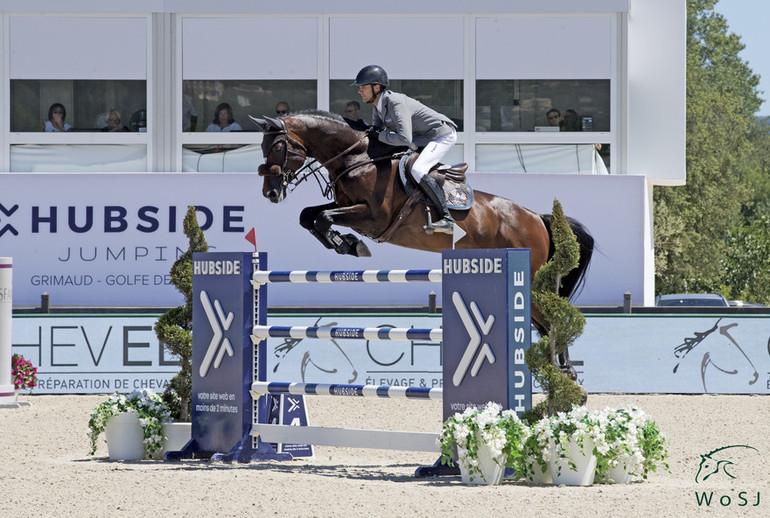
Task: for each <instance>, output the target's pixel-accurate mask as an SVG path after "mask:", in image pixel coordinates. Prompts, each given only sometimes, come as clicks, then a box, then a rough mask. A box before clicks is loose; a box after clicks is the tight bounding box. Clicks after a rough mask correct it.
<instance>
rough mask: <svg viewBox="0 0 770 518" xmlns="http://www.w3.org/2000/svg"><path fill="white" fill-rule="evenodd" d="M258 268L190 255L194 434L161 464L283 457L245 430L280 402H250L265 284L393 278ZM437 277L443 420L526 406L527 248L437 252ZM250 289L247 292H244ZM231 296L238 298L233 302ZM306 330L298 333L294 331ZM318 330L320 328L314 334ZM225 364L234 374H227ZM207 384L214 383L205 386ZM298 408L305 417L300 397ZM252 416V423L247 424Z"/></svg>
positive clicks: (262, 369)
mask: <svg viewBox="0 0 770 518" xmlns="http://www.w3.org/2000/svg"><path fill="white" fill-rule="evenodd" d="M266 263H267V256H266V254H264V253H260V254H259V255H256V254H244V253H222V252H212V253H202V254H195V255H194V257H193V264H194V275H193V292H194V296H193V298H194V306H193V312H194V323H193V327H194V329H195V333H194V334H193V337H194V338H193V339H194V345H193V371H194V372H193V427H192V429H193V438H192V440H191V441H190V443H188V445H187V446H186V447H185V449H183V450H182V451H180V452H171V453H170V454H167V457H166V458H168V459H173V458H186V457H190V456H192V457H197V456H204V455H211V456H212V458H216V459H219V460H225V461H232V460H237V461H240V462H248V461H251V460H262V459H270V458H280V459H284V458H291V457H292V456H291V455H288V454H281V453H278V452H276V451H275V450H274V449H273V448H272V445H271V444H269V443H267V442H265V441H264V440H263V438H262V437H260V436H257V437H251V435H250V434H251V432H252V427H251V424H253V425H254V427H255V428H257V433H258V434H259V433H260V432H259V428H260V427H262V426H263V425H264V426H265V427H269V426H270V423H271V422H274V421H275V416H274V415H273V419H272V420H271V417H270V413H269V411H270V409H269V408H268V404H269V402H270V401H271V398H275V397H279V396H274V395H271V396H268V397H259V398H253V397H252V395H251V393H250V390H251V389H252V388H253V386H252V385H253V383H256V382H267V380H266V371H267V369H266V355H267V349H266V347H267V346H266V340H265V339H264V336H268V335H269V334H270V331H269V330H268V328H269V326H266V322H267V319H266V310H267V304H266V300H267V299H266V297H267V291H266V283H267V282H399V281H390V280H385V281H381V280H375V281H372V280H359V279H363V278H364V277H365V276H366V277H370V276H371V275H372V274H371V273H366V274H365V275H364V273H363V272H372V271H356V272H332V273H333V274H330V275H327V274H323V275H316V274H313V275H308V272H304V271H303V272H293V273H289V272H279V273H281V275H278V276H275V275H274V277H276V278H277V277H283V278H284V279H285V280H284V281H275V280H270V279H269V277H270V274H271V273H272V274H275V272H268V274H267V275H265V274H264V272H263V270H264V269H265V268H266ZM409 271H410V272H416V270H409ZM257 272H263V273H257ZM375 272H380V273H379V274H375V275H374V278H383V274H382V272H385V271H384V270H383V271H375ZM398 272H407V270H404V271H398ZM420 272H431V273H427V274H425V273H421V274H420V276H425V277H426V278H427V279H429V280H434V279H435V276H436V272H435V270H421V271H420ZM327 273H329V272H327ZM440 276H441V278H442V290H443V299H444V306H443V312H442V316H443V325H442V329H441V330H440V331H442V334H443V337H444V341H443V356H442V357H443V361H442V363H443V375H444V378H443V379H444V388H443V393H442V399H443V414H444V418H445V419H446V418H448V417H449V416H451V415H453V414H454V413H455V412H462V411H463V410H464V409H465V408H467V407H469V406H474V407H476V406H482V405H484V404H486V403H487V402H488V401H497V402H499V403H501V404H502V405H503V406H504V407H505V408H513V409H515V410H516V411H518V412H521V411H524V410H525V409H527V408H529V407H531V397H532V396H531V377H530V374H529V371H528V370H527V368H526V364H525V362H524V352H525V351H526V349H527V348H528V347H529V344H530V311H531V309H530V302H529V294H530V258H529V250H512V249H481V250H447V251H445V252H444V253H443V255H442V268H441V270H440ZM335 277H336V279H334V278H335ZM395 277H396V278H401V277H404V278H405V277H406V274H405V273H398V274H396V275H395ZM430 277H433V278H432V279H431V278H430ZM266 278H267V280H266ZM292 278H294V279H301V280H299V281H297V280H292ZM308 279H310V280H308ZM319 279H320V280H319ZM250 284H253V285H254V286H255V289H253V290H251V286H250ZM233 293H236V295H237V296H236V297H235V298H233ZM239 313H240V316H241V317H242V318H239V316H238V314H239ZM273 327H275V326H273ZM279 327H280V326H279ZM255 328H256V331H257V333H256V334H254V331H255ZM351 329H357V328H341V331H340V334H339V335H337V337H336V338H351V337H352V338H355V336H351V335H355V334H356V333H358V332H352V331H350V330H351ZM307 330H308V328H302V333H305V332H307ZM327 331H328V328H325V330H324V331H323V332H327ZM422 331H425V330H422ZM281 332H282V333H288V334H289V336H291V333H294V332H299V331H297V330H291V328H288V327H286V326H283V330H282V331H281ZM313 332H317V330H314V331H311V333H313ZM265 333H267V334H265ZM366 333H368V331H366V330H365V329H362V330H361V331H360V337H361V338H363V337H364V336H365V335H366ZM342 335H345V336H342ZM308 336H309V335H308ZM329 336H331V334H330V335H329ZM404 338H407V335H404ZM407 339H409V338H407ZM252 341H253V342H254V343H255V347H252ZM231 365H236V368H235V369H234V370H233V369H231V368H229V367H230V366H231ZM204 367H205V368H204ZM225 372H226V373H225ZM204 378H206V379H204ZM214 378H218V379H219V381H217V382H213V381H214ZM236 379H239V380H241V383H240V384H239V385H240V389H237V388H236V387H235V386H234V382H233V380H236ZM212 382H213V383H212ZM265 389H267V387H265ZM258 393H259V392H255V395H257V394H258ZM283 396H287V394H283ZM283 396H280V397H283ZM292 397H295V398H299V397H302V396H299V395H296V396H292ZM223 400H224V401H223ZM272 401H273V402H274V401H275V399H272ZM295 406H296V405H295ZM301 406H302V407H303V411H304V401H302V402H301ZM222 409H224V410H223V411H222ZM223 412H224V414H225V415H222V413H223ZM252 416H256V418H255V419H254V422H253V423H251V424H250V423H249V421H250V420H251V418H252ZM293 424H298V425H300V426H299V428H306V429H307V431H309V432H313V433H315V434H316V435H318V434H320V433H322V432H321V431H320V430H315V429H312V428H310V427H308V426H307V422H306V414H305V422H302V420H301V419H300V420H297V419H294V420H293ZM285 429H286V427H285V426H284V427H283V430H284V431H285ZM330 430H334V432H332V433H329V434H328V435H330V436H333V435H337V436H339V435H340V434H345V433H347V432H342V431H341V430H345V429H334V428H332V429H330ZM359 432H360V433H359V434H358V435H359V436H360V437H361V438H364V437H366V436H367V434H368V437H370V438H371V437H372V435H373V434H372V433H371V432H372V431H367V430H362V431H359ZM437 432H438V431H437ZM351 433H353V432H351ZM394 433H399V432H394ZM306 435H307V434H305V435H302V437H305V436H306ZM429 435H432V436H433V437H435V436H436V435H437V434H429ZM236 437H237V438H236ZM283 437H284V438H285V437H286V436H285V435H284V436H283ZM297 437H299V435H298V436H297ZM295 439H296V438H295ZM295 439H292V440H295ZM349 439H351V440H353V439H352V437H349ZM341 442H344V440H343V441H341ZM397 442H398V441H397ZM426 444H427V443H426ZM348 445H349V444H348ZM300 446H301V445H300ZM386 447H388V448H390V446H386ZM434 468H436V469H435V470H434ZM421 470H424V471H422V472H421ZM437 471H440V469H438V468H437V467H436V466H434V467H426V468H421V469H420V470H418V473H417V475H418V476H429V475H433V474H440V473H438V472H437Z"/></svg>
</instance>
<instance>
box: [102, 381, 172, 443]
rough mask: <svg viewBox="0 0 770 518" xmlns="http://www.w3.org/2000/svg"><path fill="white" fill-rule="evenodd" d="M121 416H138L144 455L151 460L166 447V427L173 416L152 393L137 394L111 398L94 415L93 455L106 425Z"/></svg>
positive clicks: (115, 394)
mask: <svg viewBox="0 0 770 518" xmlns="http://www.w3.org/2000/svg"><path fill="white" fill-rule="evenodd" d="M122 412H136V413H137V414H138V418H139V424H140V425H141V426H142V433H143V435H144V451H145V454H146V455H147V456H148V457H150V456H152V454H154V453H155V452H157V451H159V450H160V449H161V447H162V444H163V439H165V436H164V435H163V423H166V422H169V421H170V412H169V410H168V407H167V406H166V404H165V403H164V402H163V400H162V399H161V397H160V396H159V395H158V394H156V393H155V392H153V391H152V390H148V389H143V390H134V391H133V392H131V393H130V394H129V395H127V396H126V395H124V394H120V393H118V392H116V393H114V394H112V395H111V396H110V397H109V398H108V399H107V401H104V402H102V403H101V404H100V405H99V406H97V407H96V408H95V409H94V411H93V412H92V413H91V419H90V420H89V421H88V435H89V437H90V439H91V451H90V452H89V454H90V455H93V454H94V453H96V447H97V439H98V438H99V435H101V434H102V432H104V428H105V427H106V426H107V421H109V420H110V418H111V417H112V416H115V415H118V414H120V413H122Z"/></svg>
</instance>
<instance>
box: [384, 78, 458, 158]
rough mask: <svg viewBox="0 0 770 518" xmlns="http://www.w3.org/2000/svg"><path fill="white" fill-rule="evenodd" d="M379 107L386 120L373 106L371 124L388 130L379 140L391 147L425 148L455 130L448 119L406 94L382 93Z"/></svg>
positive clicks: (452, 123)
mask: <svg viewBox="0 0 770 518" xmlns="http://www.w3.org/2000/svg"><path fill="white" fill-rule="evenodd" d="M382 105H383V111H384V114H385V116H384V119H385V120H384V121H383V118H382V117H380V114H379V112H378V111H377V108H376V107H375V108H374V112H373V113H372V125H373V126H376V127H378V128H384V129H386V130H387V131H382V132H381V133H380V141H381V142H384V143H386V144H390V145H391V146H409V145H410V144H411V143H414V144H415V145H416V146H417V147H424V146H426V145H428V144H429V143H431V142H433V141H434V140H436V139H437V138H439V137H442V136H444V135H446V134H448V133H450V132H452V131H454V130H455V129H456V128H457V126H456V124H455V123H454V122H452V121H451V119H449V118H448V117H446V116H445V115H442V114H440V113H438V112H437V111H435V110H433V109H431V108H428V107H427V106H425V105H424V104H422V103H421V102H420V101H418V100H416V99H412V98H411V97H409V96H408V95H404V94H400V93H396V92H392V91H390V90H385V91H384V92H383V93H382Z"/></svg>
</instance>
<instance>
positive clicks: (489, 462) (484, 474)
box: [458, 444, 505, 485]
mask: <svg viewBox="0 0 770 518" xmlns="http://www.w3.org/2000/svg"><path fill="white" fill-rule="evenodd" d="M476 453H477V458H478V461H479V463H478V468H479V471H481V473H478V472H477V471H474V472H473V475H472V476H471V473H470V470H469V466H468V463H467V460H468V459H461V460H460V462H458V464H459V465H460V480H461V481H462V483H463V484H487V485H495V484H499V483H500V482H502V480H503V474H504V473H505V456H504V455H500V456H498V457H497V458H494V457H493V456H492V454H491V452H490V451H489V447H488V446H487V445H486V444H480V445H479V447H478V450H477V452H476Z"/></svg>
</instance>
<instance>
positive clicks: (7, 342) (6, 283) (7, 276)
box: [0, 257, 15, 402]
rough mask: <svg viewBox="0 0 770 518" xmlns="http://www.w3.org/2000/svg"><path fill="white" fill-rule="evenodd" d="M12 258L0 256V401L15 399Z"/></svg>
mask: <svg viewBox="0 0 770 518" xmlns="http://www.w3.org/2000/svg"><path fill="white" fill-rule="evenodd" d="M12 274H13V259H12V258H11V257H0V402H5V401H12V400H14V399H15V394H14V388H15V387H14V386H13V380H12V379H11V356H13V353H12V352H11V319H12V317H13V275H12Z"/></svg>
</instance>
